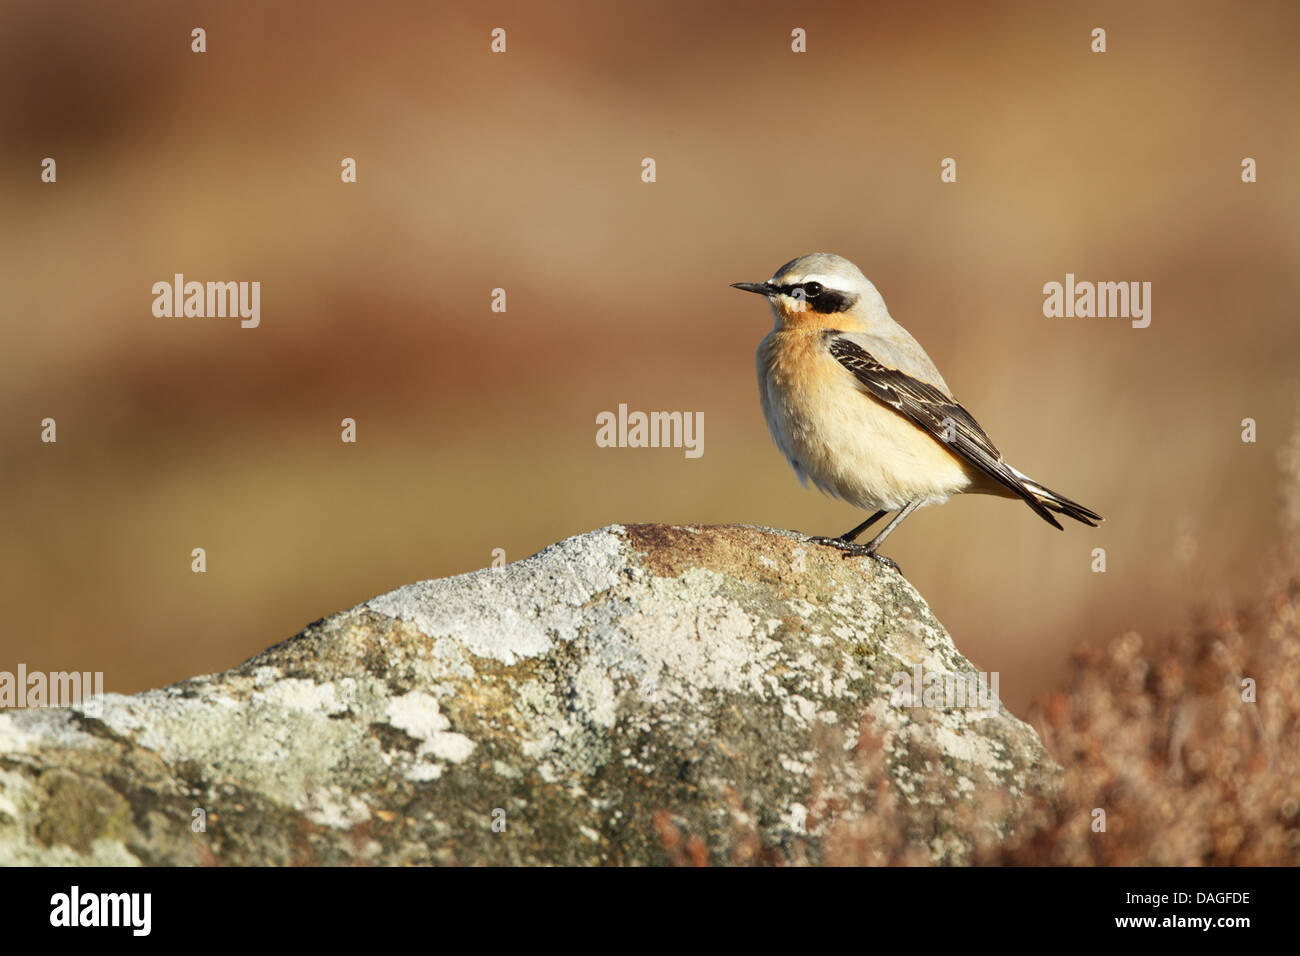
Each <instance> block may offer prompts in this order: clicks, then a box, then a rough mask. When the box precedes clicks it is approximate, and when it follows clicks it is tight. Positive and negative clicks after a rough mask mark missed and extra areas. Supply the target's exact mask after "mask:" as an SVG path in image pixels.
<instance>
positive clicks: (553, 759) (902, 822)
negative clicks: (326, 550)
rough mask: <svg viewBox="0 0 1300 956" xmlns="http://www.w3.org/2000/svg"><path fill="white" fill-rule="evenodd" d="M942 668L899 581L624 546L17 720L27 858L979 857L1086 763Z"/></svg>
mask: <svg viewBox="0 0 1300 956" xmlns="http://www.w3.org/2000/svg"><path fill="white" fill-rule="evenodd" d="M917 665H920V666H921V667H922V668H924V671H925V672H926V673H934V672H947V673H949V674H960V675H967V674H970V673H973V670H974V669H973V667H972V665H971V664H970V663H969V662H968V661H966V660H965V658H963V657H962V656H961V655H960V654H959V653H958V652H957V650H956V649H955V648H954V646H953V644H952V641H951V640H950V638H949V637H948V635H947V634H946V633H945V631H944V629H943V627H942V626H941V625H940V624H939V622H938V621H937V620H936V619H935V618H934V616H933V615H932V614H931V612H930V609H929V607H928V606H927V605H926V603H925V602H924V601H923V600H922V599H921V597H920V596H919V595H918V594H917V593H916V591H915V590H913V589H912V587H911V586H910V585H909V584H908V583H907V582H906V581H905V580H904V579H903V578H902V577H901V576H900V575H899V574H898V573H897V572H895V571H892V570H890V569H888V568H886V567H884V566H882V565H880V564H878V563H877V562H874V561H870V560H863V559H860V558H858V559H845V558H843V557H842V556H841V555H840V554H839V553H838V552H835V551H832V550H830V549H827V548H824V547H819V546H817V545H815V544H811V543H809V542H808V541H807V540H806V539H804V538H802V537H800V536H798V535H795V534H791V533H788V532H780V531H772V530H769V529H762V528H750V527H734V526H726V527H668V526H661V525H631V526H627V527H622V526H612V527H609V528H603V529H601V530H599V531H593V532H590V533H588V534H584V535H580V536H578V537H574V538H570V539H568V540H565V541H562V542H560V543H558V544H556V545H553V546H551V547H549V548H547V549H545V550H544V551H542V552H540V553H539V554H537V555H534V556H533V557H531V558H528V559H526V560H523V561H519V562H516V563H514V564H510V565H507V566H505V567H504V568H500V569H488V570H482V571H477V572H474V573H471V574H464V575H460V576H458V577H453V578H447V579H442V580H437V581H423V582H420V583H417V584H412V585H409V586H407V587H403V588H399V589H398V590H396V591H392V592H390V593H388V594H385V595H382V596H381V597H377V598H375V599H373V600H371V601H368V602H366V603H365V604H362V605H360V606H358V607H355V608H352V609H351V610H349V611H344V612H341V613H339V614H335V615H333V616H332V617H328V618H325V619H324V620H321V621H318V622H316V623H315V624H313V625H311V626H310V627H308V628H307V629H306V630H304V631H303V632H302V633H301V634H299V635H297V636H296V637H294V638H292V639H290V640H288V641H285V642H283V643H281V644H277V645H276V646H274V647H272V648H270V649H269V650H267V651H265V652H263V653H261V654H259V655H257V656H256V657H254V658H252V659H250V660H249V661H247V662H245V663H244V664H242V665H241V666H239V667H237V668H235V669H233V670H230V671H227V672H226V673H224V674H218V675H214V676H205V677H196V678H193V679H190V680H187V681H183V682H181V683H179V684H176V685H173V686H171V687H167V688H164V689H162V690H153V691H148V692H146V693H143V694H138V695H135V696H132V697H125V696H121V695H114V694H108V695H105V696H104V698H103V699H102V701H99V702H86V703H84V704H81V705H78V706H76V707H72V708H58V709H46V710H9V711H3V712H0V865H14V864H71V863H86V864H136V863H139V864H152V865H159V864H181V865H185V864H219V865H239V864H270V865H280V864H350V863H356V864H381V865H382V864H430V863H435V864H537V863H548V864H596V863H608V864H660V863H669V862H712V863H715V864H726V863H748V862H777V863H782V862H806V863H823V862H857V861H862V860H864V859H865V860H867V861H872V860H874V859H876V857H873V856H872V853H874V852H876V851H877V850H879V849H881V848H880V847H879V846H877V844H879V843H882V842H889V841H893V844H894V850H901V851H904V857H905V858H906V859H909V860H912V861H916V862H939V863H963V862H967V861H968V860H969V859H970V856H971V853H972V847H973V846H974V845H975V843H976V841H977V840H979V839H995V840H997V839H1005V838H1006V837H1007V836H1008V834H1010V833H1011V832H1013V831H1014V829H1015V827H1016V824H1017V820H1018V818H1019V814H1020V812H1021V810H1022V809H1023V807H1024V805H1025V803H1026V802H1027V801H1029V800H1031V799H1033V798H1035V797H1042V796H1046V797H1050V795H1051V794H1052V793H1053V792H1054V790H1055V788H1056V787H1057V785H1058V784H1057V780H1058V774H1059V768H1057V767H1056V765H1055V764H1054V763H1053V762H1052V761H1051V759H1050V758H1049V757H1048V756H1047V754H1046V753H1045V751H1044V750H1043V748H1042V745H1041V743H1040V741H1039V739H1038V737H1037V735H1036V734H1035V733H1034V731H1033V730H1032V729H1031V728H1030V727H1028V726H1027V725H1026V724H1024V723H1022V722H1020V721H1019V720H1017V719H1015V718H1014V717H1012V716H1011V715H1010V714H1008V713H1007V712H1006V710H1005V709H1004V708H1002V707H1001V705H1000V703H996V702H995V704H994V706H993V709H992V710H984V711H982V710H977V709H975V708H972V707H969V706H967V707H963V706H949V707H943V706H937V705H936V706H916V707H908V706H903V705H902V703H900V702H898V701H897V700H895V699H894V694H895V682H897V681H899V680H901V678H900V677H898V676H896V675H900V674H904V675H908V676H911V675H913V674H914V673H915V671H914V668H915V667H916V666H917ZM990 795H992V796H994V797H995V799H988V798H989V797H990ZM893 856H894V858H898V854H897V853H894V854H893ZM888 858H889V855H888V854H886V856H884V857H880V858H879V859H880V861H882V862H884V861H886V860H887V859H888Z"/></svg>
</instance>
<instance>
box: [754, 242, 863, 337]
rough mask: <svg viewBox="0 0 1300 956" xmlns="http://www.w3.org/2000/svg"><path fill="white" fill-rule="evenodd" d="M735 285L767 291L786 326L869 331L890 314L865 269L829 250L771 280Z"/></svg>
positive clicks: (794, 261)
mask: <svg viewBox="0 0 1300 956" xmlns="http://www.w3.org/2000/svg"><path fill="white" fill-rule="evenodd" d="M732 288H734V289H742V290H744V291H745V292H756V293H758V294H759V295H762V296H766V297H767V301H768V302H769V303H771V306H772V312H773V314H774V315H775V316H776V322H777V325H778V326H780V327H784V328H798V327H806V326H813V327H816V328H820V329H838V330H840V331H844V332H859V331H869V330H870V329H871V328H872V325H873V322H874V321H875V320H876V319H877V317H878V316H880V315H884V316H888V314H889V313H888V312H886V311H885V302H884V299H882V298H881V296H880V293H879V292H877V291H876V287H875V286H874V285H872V284H871V280H870V279H868V278H867V277H866V276H864V275H863V274H862V270H861V269H859V268H858V267H857V266H855V265H854V264H853V263H851V262H849V260H848V259H845V258H844V257H843V256H837V255H833V254H831V253H829V252H814V253H812V254H811V255H807V256H800V257H799V258H798V259H792V260H791V261H789V262H787V263H786V264H785V265H783V266H782V267H781V268H779V269H777V270H776V274H775V275H774V276H772V278H770V279H768V280H767V281H766V282H735V283H732Z"/></svg>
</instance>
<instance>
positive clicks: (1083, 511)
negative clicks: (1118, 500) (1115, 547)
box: [1008, 466, 1106, 528]
mask: <svg viewBox="0 0 1300 956" xmlns="http://www.w3.org/2000/svg"><path fill="white" fill-rule="evenodd" d="M1008 467H1010V466H1008ZM1011 470H1012V471H1015V473H1016V477H1017V478H1019V479H1020V481H1021V483H1022V484H1023V485H1024V486H1025V488H1027V489H1028V490H1029V491H1030V492H1032V493H1033V496H1034V497H1035V498H1036V499H1037V500H1038V503H1039V504H1040V505H1042V506H1043V507H1044V508H1047V509H1048V510H1049V511H1055V512H1056V513H1057V514H1059V515H1065V516H1066V517H1069V518H1073V519H1074V520H1075V521H1079V522H1082V523H1083V524H1086V525H1088V526H1089V527H1092V528H1095V527H1097V523H1098V522H1100V521H1105V520H1106V519H1105V518H1103V517H1102V516H1101V515H1099V514H1097V512H1095V511H1093V510H1092V509H1091V508H1085V507H1084V506H1083V505H1081V504H1079V502H1077V501H1071V500H1070V499H1069V498H1067V497H1065V495H1063V494H1060V493H1059V492H1056V491H1053V490H1052V489H1051V488H1045V487H1043V486H1042V485H1040V484H1039V483H1038V482H1036V481H1034V479H1032V478H1030V477H1029V476H1028V475H1026V474H1024V473H1023V472H1020V471H1016V469H1014V468H1012V469H1011ZM1051 523H1052V524H1056V522H1054V521H1053V522H1051ZM1057 527H1058V528H1059V527H1060V525H1057Z"/></svg>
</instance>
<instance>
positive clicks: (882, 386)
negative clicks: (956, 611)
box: [827, 333, 1061, 528]
mask: <svg viewBox="0 0 1300 956" xmlns="http://www.w3.org/2000/svg"><path fill="white" fill-rule="evenodd" d="M827 344H828V346H829V348H830V350H831V355H833V356H835V359H836V360H837V361H838V362H839V363H840V364H841V365H843V366H844V367H845V368H846V369H848V370H849V371H850V372H852V373H853V375H854V377H855V378H857V380H858V383H859V384H860V385H861V386H862V389H863V391H865V392H866V393H867V394H868V395H870V396H871V397H872V398H875V399H877V400H878V401H880V402H883V403H884V404H886V405H888V406H889V407H890V408H892V409H894V411H896V412H898V413H899V414H900V415H903V416H905V417H906V418H908V419H909V420H911V421H912V422H914V423H915V424H917V425H919V426H920V427H921V428H924V429H925V430H926V431H927V432H929V433H930V434H931V435H933V436H934V437H935V438H936V439H937V440H939V441H941V442H943V444H944V445H946V446H947V447H948V448H949V449H951V450H952V452H953V453H954V454H955V455H957V456H958V457H960V458H962V459H963V460H965V461H967V462H969V463H970V464H971V465H974V466H975V467H976V468H978V469H979V470H980V471H982V472H983V473H984V474H986V475H988V476H989V477H990V478H992V479H993V480H994V481H996V482H998V483H999V484H1001V485H1004V486H1006V487H1007V488H1008V489H1009V490H1011V491H1012V492H1014V493H1015V494H1016V495H1018V496H1020V497H1021V498H1023V499H1024V500H1025V503H1026V504H1028V505H1029V507H1031V508H1033V509H1034V513H1035V514H1036V515H1038V516H1039V517H1040V518H1042V519H1043V520H1044V521H1046V522H1048V523H1049V524H1051V525H1054V526H1055V527H1057V528H1060V527H1061V523H1060V522H1059V521H1057V520H1056V519H1055V518H1054V517H1052V514H1051V512H1050V511H1048V510H1047V509H1046V508H1045V507H1043V505H1042V503H1041V502H1040V501H1039V500H1038V496H1037V495H1035V494H1034V492H1033V491H1032V490H1030V489H1029V488H1028V487H1027V486H1026V485H1025V483H1024V481H1022V480H1021V478H1020V476H1019V475H1017V474H1016V473H1015V472H1014V471H1012V470H1011V469H1010V468H1009V467H1008V466H1007V464H1006V463H1005V462H1004V461H1003V460H1002V453H1001V452H999V451H998V450H997V448H996V447H995V446H994V444H993V441H992V439H990V438H989V436H988V435H986V434H985V433H984V429H982V428H980V426H979V422H977V421H975V419H974V418H972V417H971V415H970V412H968V411H966V409H964V408H962V407H961V406H960V405H958V404H957V403H956V402H955V401H953V399H951V398H949V397H948V396H947V395H945V394H944V393H943V392H941V391H939V389H937V388H935V387H934V386H933V385H927V384H926V383H925V382H922V381H921V380H920V379H916V378H913V377H912V376H910V375H907V374H906V373H904V372H900V371H899V370H898V369H895V368H888V367H886V366H884V365H881V364H880V363H879V362H878V361H876V359H875V358H873V357H872V355H871V354H870V353H869V352H867V351H866V350H865V349H864V348H862V346H860V345H858V344H857V343H856V342H853V341H852V340H850V339H846V338H844V337H843V336H839V335H836V334H834V333H829V334H828V335H827ZM949 422H951V427H950V426H949Z"/></svg>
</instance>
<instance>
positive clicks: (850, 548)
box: [810, 537, 903, 574]
mask: <svg viewBox="0 0 1300 956" xmlns="http://www.w3.org/2000/svg"><path fill="white" fill-rule="evenodd" d="M810 540H811V541H812V542H813V543H814V544H823V545H826V546H827V547H828V548H834V549H835V550H836V551H842V552H843V553H844V557H846V558H875V559H876V560H877V561H879V562H880V563H881V564H883V565H885V566H886V567H890V568H893V569H894V570H895V571H897V572H898V573H899V574H902V573H903V572H902V569H900V568H899V566H898V563H897V562H896V561H894V559H893V558H887V557H885V556H884V555H883V554H878V553H877V552H876V549H875V548H873V547H871V545H869V544H854V543H853V542H852V541H845V540H844V539H843V538H822V537H813V538H811V539H810Z"/></svg>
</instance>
